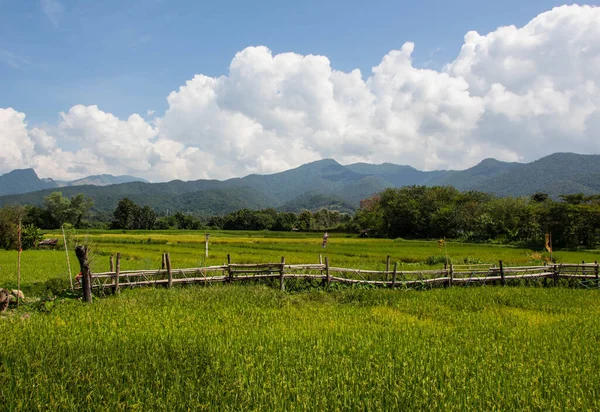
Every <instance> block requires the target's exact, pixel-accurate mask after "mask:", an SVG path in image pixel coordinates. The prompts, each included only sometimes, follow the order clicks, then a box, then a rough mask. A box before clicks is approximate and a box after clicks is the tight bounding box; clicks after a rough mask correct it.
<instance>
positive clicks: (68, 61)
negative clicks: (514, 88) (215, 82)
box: [0, 0, 598, 124]
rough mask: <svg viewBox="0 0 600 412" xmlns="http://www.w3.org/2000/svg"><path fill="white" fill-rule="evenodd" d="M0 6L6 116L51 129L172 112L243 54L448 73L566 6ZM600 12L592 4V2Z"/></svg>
mask: <svg viewBox="0 0 600 412" xmlns="http://www.w3.org/2000/svg"><path fill="white" fill-rule="evenodd" d="M46 3H47V4H44V2H39V1H33V0H31V1H29V0H28V1H23V0H0V78H1V79H2V81H1V82H0V107H13V108H14V109H15V110H18V111H21V112H25V113H26V114H27V119H28V120H29V122H30V123H33V124H37V123H42V122H48V123H55V122H56V121H57V118H58V113H59V112H61V111H68V110H69V108H70V107H71V106H73V105H75V104H83V105H91V104H95V105H98V106H99V107H100V109H102V110H104V111H107V112H111V113H113V114H115V115H116V116H119V117H127V116H129V115H130V114H132V113H141V114H143V113H146V110H148V109H154V110H156V111H157V113H161V112H164V110H165V109H166V107H167V102H166V96H167V95H168V94H169V93H170V92H171V91H173V90H177V88H178V87H179V86H180V85H182V84H184V83H185V81H186V80H188V79H190V78H191V77H192V76H193V75H194V74H197V73H201V74H206V75H209V76H219V75H222V74H226V73H227V70H228V66H229V63H230V62H231V59H232V58H233V56H234V55H235V53H236V52H238V51H240V50H242V49H244V48H245V47H247V46H253V45H265V46H267V47H269V48H270V49H271V50H272V51H273V53H282V52H290V51H291V52H296V53H300V54H319V55H325V56H327V57H328V58H329V59H330V61H331V64H332V66H333V67H334V68H336V69H338V70H344V71H350V70H352V69H354V68H359V69H360V70H361V71H362V73H363V76H364V77H366V76H368V75H369V74H370V72H371V67H372V66H375V65H377V64H378V63H379V61H380V60H381V58H382V56H383V55H385V54H386V53H387V52H388V51H389V50H392V49H398V48H400V47H401V46H402V44H403V43H404V42H406V41H411V42H414V43H415V44H416V48H415V52H414V54H413V58H414V65H415V66H417V67H432V68H437V69H440V68H441V67H442V65H443V64H446V63H448V62H450V61H451V60H453V59H454V58H455V57H456V55H457V54H458V52H459V50H460V47H461V45H462V43H463V36H464V35H465V34H466V33H467V32H468V31H470V30H476V31H478V32H479V33H481V34H486V33H488V32H490V31H493V30H494V29H496V28H497V27H499V26H502V25H509V24H514V25H517V26H520V25H523V24H525V23H527V22H528V21H529V20H531V19H532V18H533V17H535V16H536V15H537V14H539V13H541V12H543V11H546V10H549V9H551V8H552V7H554V6H557V5H560V4H562V3H561V2H559V1H547V0H546V1H542V0H528V1H515V0H505V1H501V2H499V1H493V2H488V1H481V0H478V1H473V0H462V1H432V0H426V1H420V2H414V1H410V2H409V1H377V0H375V1H372V2H364V1H348V0H345V1H312V0H310V1H302V2H298V1H297V2H285V1H261V2H247V1H221V2H205V1H179V0H173V1H161V0H132V1H127V0H124V1H114V0H108V1H89V0H61V1H58V0H53V1H48V2H46ZM594 3H595V4H598V2H591V3H590V2H588V4H594Z"/></svg>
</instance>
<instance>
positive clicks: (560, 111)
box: [0, 0, 600, 181]
mask: <svg viewBox="0 0 600 412" xmlns="http://www.w3.org/2000/svg"><path fill="white" fill-rule="evenodd" d="M598 5H600V1H598V0H594V1H589V2H588V3H587V4H585V5H577V4H571V3H568V4H563V3H561V2H559V1H553V0H546V1H542V0H529V1H516V0H504V1H501V2H500V1H493V2H490V1H481V0H478V1H474V0H461V1H434V0H424V1H420V2H414V1H411V2H400V1H384V0H375V1H371V2H364V1H353V0H346V1H323V0H322V1H313V0H307V1H302V2H285V1H262V2H247V1H239V2H238V1H221V2H201V1H176V0H172V1H167V0H130V1H126V0H121V1H116V0H104V1H92V0H27V1H25V0H0V80H1V81H0V147H1V148H2V150H1V151H0V173H5V172H7V171H9V170H12V169H15V168H25V167H33V168H34V169H35V170H36V171H37V172H38V174H39V175H40V176H42V177H53V178H58V179H75V178H80V177H83V176H86V175H92V174H100V173H112V174H131V175H135V176H140V177H144V178H146V179H148V180H151V181H165V180H169V179H183V180H191V179H199V178H218V179H221V178H228V177H234V176H244V175H247V174H250V173H274V172H278V171H282V170H286V169H289V168H292V167H297V166H299V165H301V164H304V163H307V162H311V161H315V160H318V159H323V158H333V159H335V160H337V161H339V162H340V163H342V164H349V163H354V162H370V163H383V162H391V163H396V164H406V165H411V166H413V167H416V168H418V169H421V170H434V169H465V168H468V167H471V166H473V165H475V164H477V163H479V162H480V161H481V160H483V159H485V158H488V157H493V158H496V159H498V160H504V161H518V162H529V161H533V160H536V159H538V158H540V157H542V156H545V155H548V154H551V153H554V152H561V151H562V152H565V151H569V152H576V153H589V154H597V153H600V139H598V135H597V131H598V130H600V7H597V6H598ZM355 69H358V70H360V72H358V71H356V70H355Z"/></svg>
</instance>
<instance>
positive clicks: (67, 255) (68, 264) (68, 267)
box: [60, 225, 75, 290]
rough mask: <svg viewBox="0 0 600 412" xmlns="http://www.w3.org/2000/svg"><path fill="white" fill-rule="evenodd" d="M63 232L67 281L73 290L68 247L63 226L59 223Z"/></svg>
mask: <svg viewBox="0 0 600 412" xmlns="http://www.w3.org/2000/svg"><path fill="white" fill-rule="evenodd" d="M60 228H61V229H62V234H63V244H64V246H65V256H66V257H67V269H69V282H70V283H71V290H75V288H74V287H73V275H72V274H71V262H70V261H69V248H68V247H67V237H66V236H65V226H64V225H61V226H60Z"/></svg>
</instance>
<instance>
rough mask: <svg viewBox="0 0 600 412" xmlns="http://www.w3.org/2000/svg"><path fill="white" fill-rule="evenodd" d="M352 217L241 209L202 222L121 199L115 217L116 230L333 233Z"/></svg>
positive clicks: (180, 214) (328, 213)
mask: <svg viewBox="0 0 600 412" xmlns="http://www.w3.org/2000/svg"><path fill="white" fill-rule="evenodd" d="M351 221H352V217H351V216H350V215H348V214H346V213H341V212H339V211H331V210H327V209H321V210H319V211H316V212H314V213H313V212H311V211H309V210H303V211H301V212H300V213H293V212H280V211H277V210H275V209H273V208H270V209H261V210H251V209H240V210H237V211H235V212H231V213H228V214H226V215H222V216H211V217H208V218H200V217H197V216H194V215H189V214H184V213H182V212H176V213H174V214H172V215H169V216H163V217H160V218H159V217H157V214H156V213H155V212H154V210H152V208H150V207H149V206H144V207H141V206H140V205H138V204H136V203H135V202H133V201H132V200H130V199H128V198H124V199H121V200H120V201H119V204H118V205H117V207H116V209H115V211H114V213H113V221H112V223H111V228H113V229H134V230H135V229H143V230H152V229H159V230H160V229H183V230H186V229H190V230H200V229H206V228H211V229H224V230H275V231H290V230H294V229H296V230H302V231H311V230H331V229H336V228H338V229H340V230H344V229H348V224H349V223H350V222H351Z"/></svg>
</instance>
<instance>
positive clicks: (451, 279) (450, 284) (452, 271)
mask: <svg viewBox="0 0 600 412" xmlns="http://www.w3.org/2000/svg"><path fill="white" fill-rule="evenodd" d="M449 275H450V276H449V277H448V286H452V283H453V282H454V265H453V264H452V263H450V273H449Z"/></svg>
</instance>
